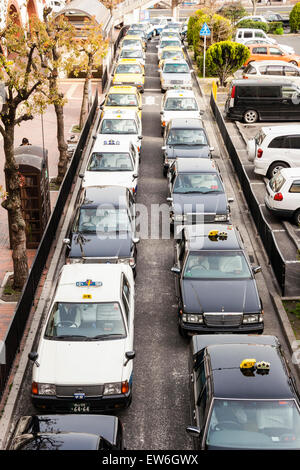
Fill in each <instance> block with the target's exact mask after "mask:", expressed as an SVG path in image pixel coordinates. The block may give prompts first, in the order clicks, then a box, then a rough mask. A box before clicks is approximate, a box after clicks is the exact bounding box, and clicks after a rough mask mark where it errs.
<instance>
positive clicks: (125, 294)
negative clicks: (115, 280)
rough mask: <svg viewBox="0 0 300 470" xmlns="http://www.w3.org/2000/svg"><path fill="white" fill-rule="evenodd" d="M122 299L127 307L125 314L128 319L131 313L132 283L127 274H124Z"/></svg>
mask: <svg viewBox="0 0 300 470" xmlns="http://www.w3.org/2000/svg"><path fill="white" fill-rule="evenodd" d="M122 300H123V304H124V308H125V314H126V318H127V321H128V318H129V313H130V284H129V282H128V280H127V278H126V276H125V275H123V285H122Z"/></svg>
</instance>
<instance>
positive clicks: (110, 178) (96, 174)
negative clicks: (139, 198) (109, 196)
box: [82, 171, 137, 190]
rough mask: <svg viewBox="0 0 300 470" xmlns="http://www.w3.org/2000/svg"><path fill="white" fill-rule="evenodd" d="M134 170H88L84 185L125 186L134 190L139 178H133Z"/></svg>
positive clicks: (84, 186)
mask: <svg viewBox="0 0 300 470" xmlns="http://www.w3.org/2000/svg"><path fill="white" fill-rule="evenodd" d="M132 175H133V171H101V172H100V171H86V172H85V174H84V178H83V181H82V187H83V188H86V187H88V186H111V185H114V186H125V187H126V188H129V189H130V190H132V188H134V187H136V182H137V180H133V178H132Z"/></svg>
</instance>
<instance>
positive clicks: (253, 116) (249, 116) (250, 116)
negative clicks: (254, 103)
mask: <svg viewBox="0 0 300 470" xmlns="http://www.w3.org/2000/svg"><path fill="white" fill-rule="evenodd" d="M243 119H244V122H245V123H246V124H254V123H255V122H257V121H258V112H257V111H255V109H248V110H247V111H246V112H245V113H244V116H243Z"/></svg>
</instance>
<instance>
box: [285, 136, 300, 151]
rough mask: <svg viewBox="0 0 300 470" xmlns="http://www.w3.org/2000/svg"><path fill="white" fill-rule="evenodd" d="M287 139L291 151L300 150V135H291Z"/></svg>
mask: <svg viewBox="0 0 300 470" xmlns="http://www.w3.org/2000/svg"><path fill="white" fill-rule="evenodd" d="M286 139H287V145H288V146H289V148H290V149H300V135H290V136H287V138H286Z"/></svg>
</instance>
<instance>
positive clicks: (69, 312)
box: [29, 264, 135, 413]
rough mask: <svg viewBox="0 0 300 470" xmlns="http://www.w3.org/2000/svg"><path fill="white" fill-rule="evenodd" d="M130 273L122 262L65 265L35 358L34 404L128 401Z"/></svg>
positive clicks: (76, 408) (82, 406) (57, 406)
mask: <svg viewBox="0 0 300 470" xmlns="http://www.w3.org/2000/svg"><path fill="white" fill-rule="evenodd" d="M133 325H134V279H133V273H132V269H131V267H130V266H128V265H126V264H86V265H85V264H71V265H65V266H63V268H62V270H61V272H60V275H59V278H58V283H57V286H56V291H55V295H54V298H53V301H52V303H51V306H50V310H49V313H48V315H47V319H46V324H45V325H44V327H43V330H42V334H41V338H40V341H39V344H38V348H37V351H36V352H31V353H30V354H29V359H30V360H32V361H33V362H34V364H33V371H32V391H31V397H32V401H33V404H34V406H36V407H37V408H38V409H45V408H46V409H52V410H53V411H55V412H71V413H89V412H98V411H102V410H109V409H116V408H122V407H123V408H124V407H127V406H129V404H130V402H131V397H132V392H131V387H132V372H133V361H132V359H133V358H134V356H135V353H134V351H133V338H134V331H133Z"/></svg>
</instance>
